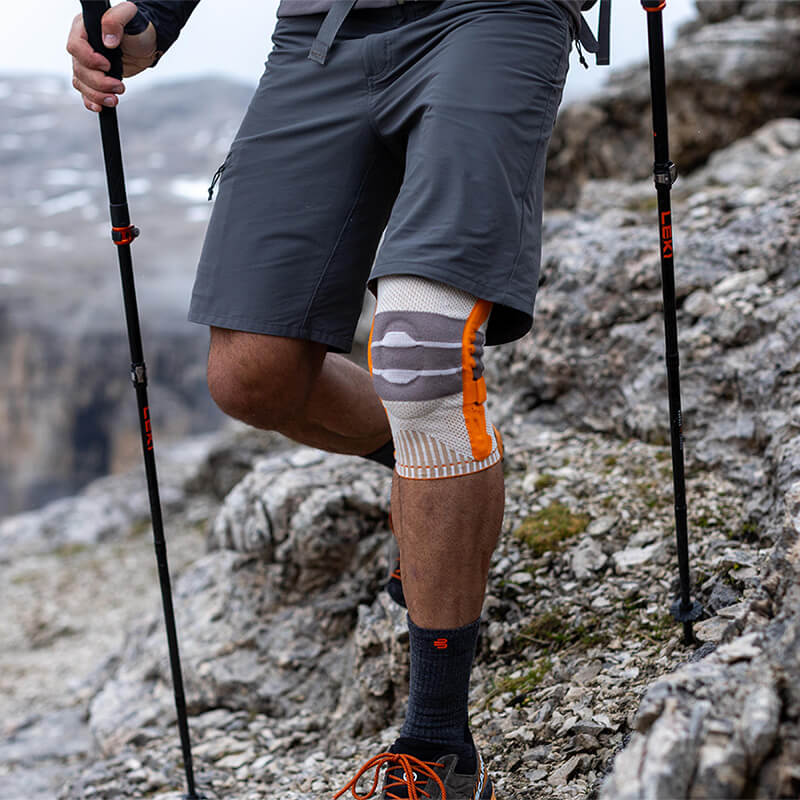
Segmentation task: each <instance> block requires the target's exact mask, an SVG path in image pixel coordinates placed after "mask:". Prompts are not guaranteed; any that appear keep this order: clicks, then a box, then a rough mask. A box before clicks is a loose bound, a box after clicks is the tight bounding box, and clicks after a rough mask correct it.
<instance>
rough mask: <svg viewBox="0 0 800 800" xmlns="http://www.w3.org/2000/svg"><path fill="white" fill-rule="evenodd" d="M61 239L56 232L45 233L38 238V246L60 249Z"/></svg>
mask: <svg viewBox="0 0 800 800" xmlns="http://www.w3.org/2000/svg"><path fill="white" fill-rule="evenodd" d="M63 238H64V237H63V236H62V235H61V234H60V233H59V232H58V231H45V232H44V233H43V234H42V235H41V236H40V237H39V244H40V245H41V246H42V247H60V246H61V243H62V239H63Z"/></svg>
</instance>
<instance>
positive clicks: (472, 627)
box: [406, 614, 481, 657]
mask: <svg viewBox="0 0 800 800" xmlns="http://www.w3.org/2000/svg"><path fill="white" fill-rule="evenodd" d="M406 621H407V622H408V635H409V638H410V644H411V647H412V648H413V647H419V648H421V649H422V650H423V651H426V652H429V653H430V652H434V653H435V652H440V653H442V655H445V654H446V655H449V656H450V657H452V656H454V655H462V654H466V653H469V655H470V656H472V655H474V652H475V645H476V643H477V639H478V630H479V628H480V624H481V618H480V617H478V619H476V620H475V621H474V622H470V623H469V624H468V625H463V626H462V627H460V628H420V627H419V626H418V625H415V624H414V621H413V620H412V619H411V615H410V614H406Z"/></svg>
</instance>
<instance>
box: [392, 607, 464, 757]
mask: <svg viewBox="0 0 800 800" xmlns="http://www.w3.org/2000/svg"><path fill="white" fill-rule="evenodd" d="M479 627H480V619H477V620H475V622H472V623H470V624H469V625H465V626H464V627H463V628H454V629H452V630H430V629H428V628H419V627H417V626H416V625H415V624H414V623H413V622H412V621H411V617H408V632H409V647H410V649H411V679H410V682H409V684H410V685H409V696H408V712H407V714H406V721H405V724H404V725H403V730H402V731H401V733H400V735H401V736H403V737H408V738H413V739H423V740H425V741H428V742H436V743H438V744H443V745H453V746H454V747H459V746H461V747H463V745H464V742H465V731H466V730H467V728H468V703H469V676H470V673H471V672H472V659H473V658H474V656H475V645H476V644H477V641H478V629H479ZM454 752H455V751H454Z"/></svg>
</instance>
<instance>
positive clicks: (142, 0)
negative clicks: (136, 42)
mask: <svg viewBox="0 0 800 800" xmlns="http://www.w3.org/2000/svg"><path fill="white" fill-rule="evenodd" d="M133 2H134V3H136V6H137V7H138V9H139V11H140V12H141V16H143V17H144V18H145V20H146V22H152V23H153V26H154V27H155V29H156V37H157V48H158V52H159V54H161V53H165V52H166V51H167V50H168V49H169V48H170V47H171V46H172V45H173V44H174V42H175V40H176V39H177V38H178V35H179V34H180V32H181V28H183V26H184V25H185V24H186V21H187V20H188V19H189V17H190V16H191V14H192V12H193V11H194V10H195V8H196V7H197V4H198V3H199V2H200V0H133ZM141 16H137V17H136V18H135V19H134V20H133V23H132V24H133V26H134V28H135V27H136V23H137V20H141ZM126 31H127V32H128V33H137V32H138V31H137V30H135V29H134V30H130V29H128V28H126Z"/></svg>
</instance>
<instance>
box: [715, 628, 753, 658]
mask: <svg viewBox="0 0 800 800" xmlns="http://www.w3.org/2000/svg"><path fill="white" fill-rule="evenodd" d="M760 637H761V634H760V633H758V631H755V632H753V633H748V634H746V635H745V636H740V637H739V638H738V639H734V640H733V641H732V642H730V643H729V644H725V645H722V646H721V647H718V648H717V651H716V655H717V658H719V659H720V660H721V661H724V662H725V663H726V664H734V663H736V662H737V661H749V660H751V659H753V658H755V657H756V656H758V655H760V653H761V648H760V647H756V645H755V643H756V642H757V641H758V640H759V639H760Z"/></svg>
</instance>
